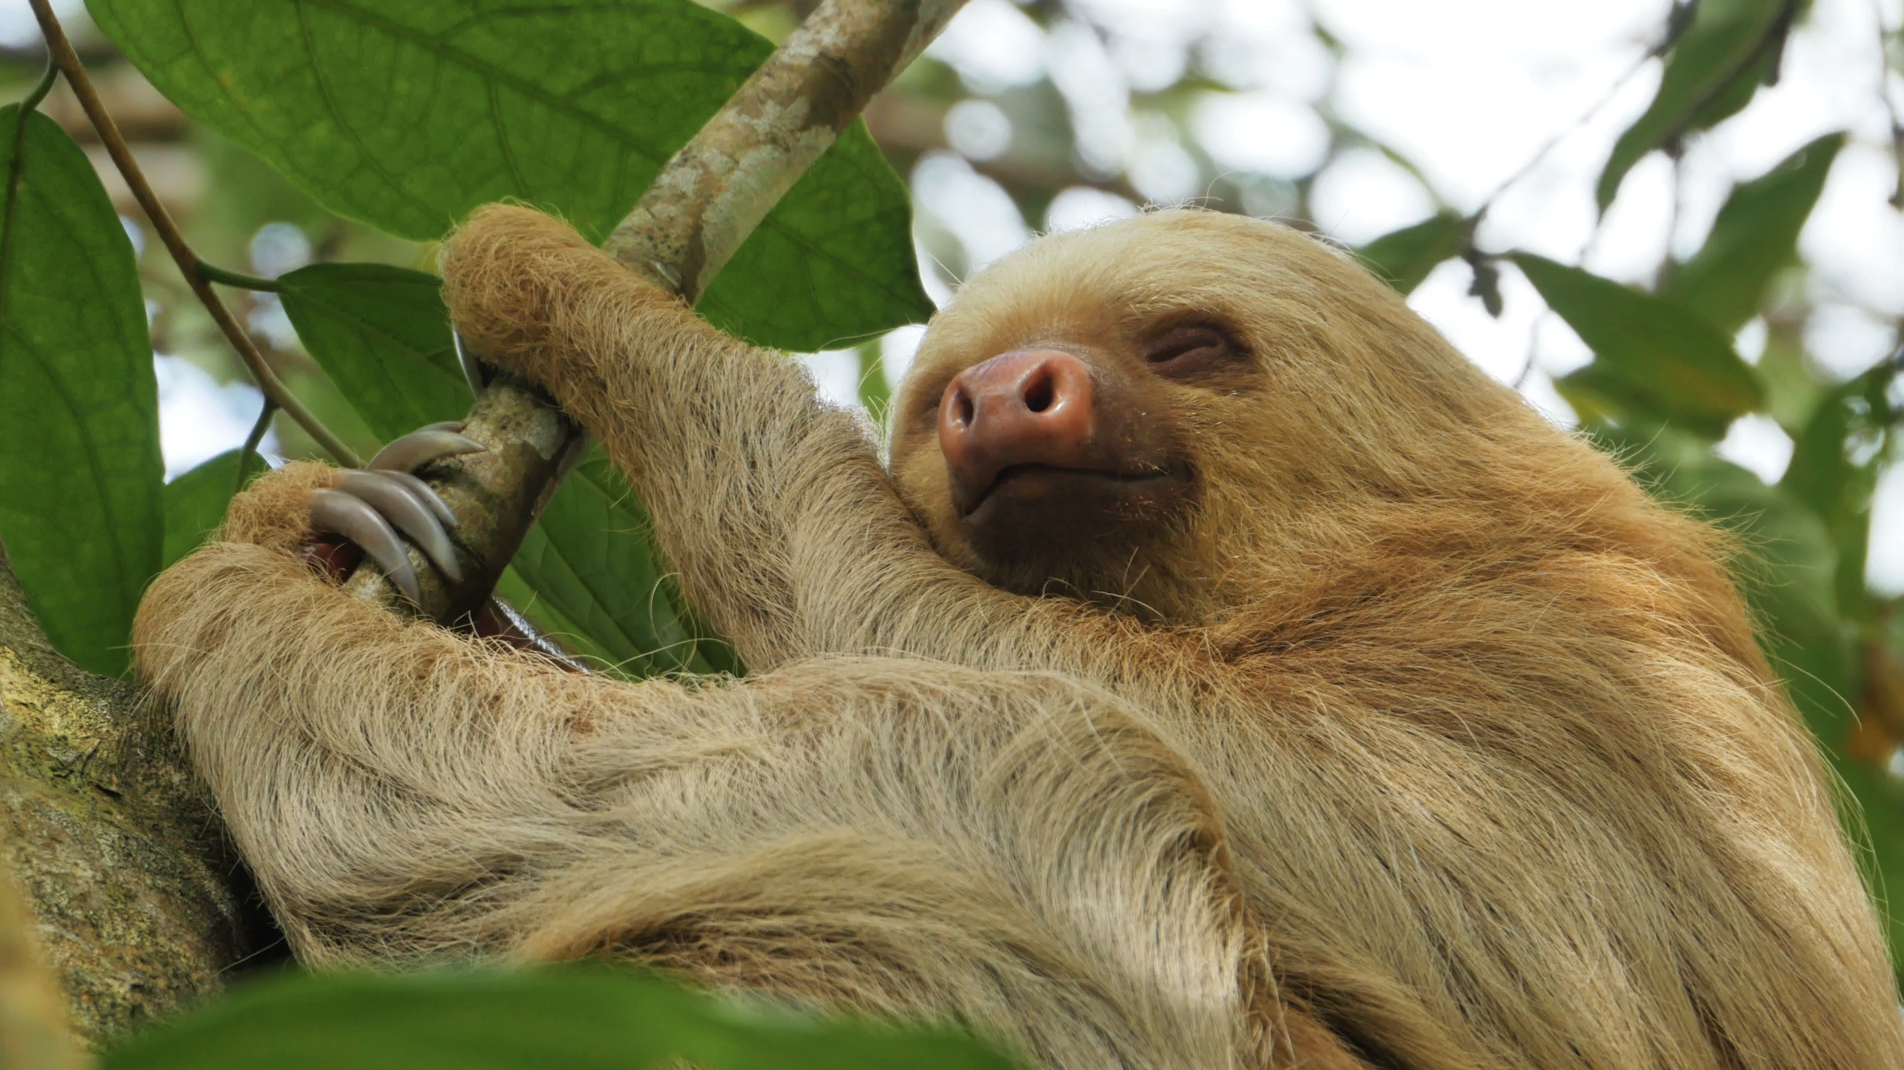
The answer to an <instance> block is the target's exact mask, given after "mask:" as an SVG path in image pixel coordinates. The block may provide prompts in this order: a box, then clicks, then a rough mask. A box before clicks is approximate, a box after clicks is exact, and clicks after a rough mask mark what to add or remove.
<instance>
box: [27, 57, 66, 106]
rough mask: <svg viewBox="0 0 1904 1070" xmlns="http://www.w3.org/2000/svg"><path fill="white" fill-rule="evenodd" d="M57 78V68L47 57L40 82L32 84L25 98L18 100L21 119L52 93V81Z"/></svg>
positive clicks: (50, 58)
mask: <svg viewBox="0 0 1904 1070" xmlns="http://www.w3.org/2000/svg"><path fill="white" fill-rule="evenodd" d="M57 77H59V68H58V67H55V66H53V59H52V57H51V56H48V57H47V60H46V69H45V70H43V71H41V72H40V80H39V81H37V82H34V83H33V88H32V89H29V90H27V91H26V96H24V97H21V98H20V115H21V116H22V118H24V117H25V115H26V113H27V112H30V111H32V110H33V109H34V108H37V107H39V106H40V101H42V100H45V99H46V95H47V94H48V93H51V92H52V91H53V79H55V78H57Z"/></svg>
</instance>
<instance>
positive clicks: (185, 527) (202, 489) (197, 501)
mask: <svg viewBox="0 0 1904 1070" xmlns="http://www.w3.org/2000/svg"><path fill="white" fill-rule="evenodd" d="M240 458H243V464H244V466H245V478H246V479H250V478H251V477H253V476H256V475H258V474H259V473H261V472H264V471H267V470H268V469H270V467H271V465H270V464H268V463H266V461H265V459H264V458H263V457H260V456H258V455H257V454H255V453H247V452H246V451H244V450H227V451H225V452H224V453H221V454H219V455H218V456H216V457H213V458H212V459H211V460H209V461H206V462H205V463H204V464H201V465H199V466H198V467H197V468H194V469H192V470H191V471H189V472H187V473H185V474H184V475H182V476H180V477H178V478H177V479H174V480H173V481H172V482H170V483H167V484H166V485H165V494H164V501H165V564H164V566H163V567H165V568H171V567H172V566H173V564H175V563H176V562H177V561H178V560H179V559H180V558H182V557H184V556H185V555H186V554H189V553H191V552H192V551H193V550H196V549H198V544H199V543H201V542H204V541H205V536H207V535H209V534H211V532H212V531H213V530H214V529H215V528H217V527H218V525H220V524H222V523H224V522H225V507H226V506H228V505H230V504H231V496H232V494H233V493H235V492H236V491H237V489H238V465H239V463H240Z"/></svg>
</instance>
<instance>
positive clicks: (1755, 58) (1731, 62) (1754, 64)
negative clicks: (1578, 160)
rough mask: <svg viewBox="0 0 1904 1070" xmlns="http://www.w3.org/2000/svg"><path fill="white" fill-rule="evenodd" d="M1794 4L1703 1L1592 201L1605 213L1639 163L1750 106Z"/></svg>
mask: <svg viewBox="0 0 1904 1070" xmlns="http://www.w3.org/2000/svg"><path fill="white" fill-rule="evenodd" d="M1790 2H1791V0H1703V2H1701V3H1700V4H1699V7H1698V13H1697V15H1696V16H1695V17H1694V19H1693V23H1692V25H1691V26H1690V27H1688V28H1687V30H1686V32H1685V34H1684V35H1683V36H1681V37H1680V38H1679V40H1678V41H1677V42H1675V43H1674V45H1673V48H1672V51H1671V52H1669V53H1668V54H1667V56H1666V71H1665V74H1664V75H1663V76H1662V77H1661V78H1660V83H1659V91H1658V92H1657V93H1655V94H1654V96H1653V103H1652V104H1651V105H1650V106H1648V107H1647V109H1646V112H1645V113H1644V114H1643V115H1641V116H1640V117H1639V119H1637V120H1636V121H1635V122H1634V123H1633V125H1632V126H1631V127H1628V128H1627V130H1626V132H1625V133H1623V134H1621V135H1620V139H1619V140H1618V141H1617V142H1615V143H1614V145H1613V152H1612V154H1611V155H1610V156H1609V157H1608V158H1607V163H1606V167H1605V168H1604V169H1602V170H1601V172H1600V181H1599V184H1598V185H1597V186H1596V187H1595V189H1594V196H1595V198H1596V199H1597V200H1598V201H1599V204H1600V210H1601V211H1603V212H1604V211H1606V208H1607V205H1609V204H1612V203H1613V197H1614V195H1615V194H1617V193H1619V191H1620V183H1621V182H1622V181H1623V180H1625V178H1626V173H1627V172H1628V171H1631V170H1632V169H1633V165H1634V164H1636V163H1638V162H1639V161H1640V158H1641V157H1643V156H1645V155H1646V154H1647V153H1649V152H1651V151H1653V150H1654V149H1656V148H1660V147H1661V146H1663V145H1666V144H1667V143H1669V142H1671V141H1673V140H1674V139H1676V138H1679V137H1681V136H1683V135H1685V134H1686V133H1688V132H1690V131H1693V130H1703V129H1706V128H1707V127H1710V126H1712V125H1713V124H1714V123H1717V122H1719V121H1721V120H1723V119H1725V118H1727V117H1729V116H1731V115H1733V114H1735V113H1737V112H1738V111H1739V109H1741V108H1743V107H1745V105H1746V104H1747V103H1748V102H1750V101H1751V99H1752V94H1753V92H1754V91H1755V90H1756V89H1757V87H1758V83H1759V81H1760V80H1761V79H1762V78H1763V77H1764V74H1765V69H1766V65H1767V64H1768V63H1770V62H1772V61H1775V60H1776V58H1777V56H1776V50H1777V49H1779V48H1780V47H1782V46H1783V43H1784V35H1783V33H1782V32H1781V31H1782V29H1783V27H1784V26H1785V25H1787V24H1788V20H1789V17H1790V13H1789V11H1787V7H1788V5H1789V4H1790Z"/></svg>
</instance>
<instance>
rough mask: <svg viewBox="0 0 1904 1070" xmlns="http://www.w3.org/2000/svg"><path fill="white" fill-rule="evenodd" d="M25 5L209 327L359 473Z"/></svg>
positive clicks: (56, 36)
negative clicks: (222, 295)
mask: <svg viewBox="0 0 1904 1070" xmlns="http://www.w3.org/2000/svg"><path fill="white" fill-rule="evenodd" d="M28 2H29V3H31V4H32V5H33V15H34V17H35V18H37V19H38V20H39V22H40V32H41V33H43V34H45V36H46V47H47V51H48V52H49V53H50V54H51V55H52V58H53V63H54V64H55V65H56V66H57V67H58V68H59V70H60V73H61V74H63V75H65V76H66V84H67V85H70V86H72V88H73V95H74V96H75V97H78V98H79V106H80V107H81V108H82V109H84V110H85V112H86V118H88V119H89V120H91V121H92V124H93V129H94V130H97V131H98V132H99V141H100V143H101V144H103V145H104V146H105V147H106V152H107V154H108V155H110V156H111V157H112V162H113V164H114V165H115V166H116V167H118V169H119V174H120V175H121V176H122V177H124V178H125V180H126V186H127V187H128V188H130V189H131V190H132V196H133V198H134V199H135V200H137V201H138V202H139V207H140V208H142V209H144V210H145V214H146V218H147V219H149V220H151V222H152V228H153V229H154V230H155V231H157V232H158V235H159V240H161V241H163V242H164V243H165V248H166V250H167V251H168V252H170V253H171V254H172V262H173V263H175V264H177V265H178V269H179V273H180V274H182V275H184V276H185V281H186V283H187V284H188V285H190V286H191V288H192V293H193V294H195V295H197V297H198V299H199V301H200V303H202V304H203V305H204V306H205V310H206V311H207V312H210V313H211V316H212V321H213V322H215V323H217V324H218V329H219V330H221V331H223V332H224V334H225V337H226V338H227V339H228V340H230V342H231V345H232V348H233V349H236V350H237V351H238V356H239V357H240V358H242V359H243V360H244V362H245V367H246V368H248V369H249V370H250V371H251V377H252V379H253V380H255V381H256V382H257V384H258V389H259V390H260V391H262V392H263V393H264V396H265V397H266V398H267V399H268V400H269V401H271V403H273V404H275V405H276V406H277V407H278V408H280V409H282V410H284V412H285V413H287V414H289V415H290V417H291V419H293V420H295V421H297V425H298V426H299V427H302V428H303V429H304V431H305V433H306V434H308V435H310V436H311V438H312V439H313V440H315V441H316V442H317V444H318V445H320V446H322V447H324V451H325V452H326V453H329V454H330V455H331V456H332V457H334V458H336V459H337V463H339V464H342V465H345V466H348V467H351V468H358V467H361V466H362V465H363V460H362V459H361V458H359V457H358V456H357V453H356V451H355V450H352V449H351V448H350V447H349V446H347V445H345V444H344V442H343V440H342V439H340V438H338V437H337V436H336V434H334V433H333V432H332V431H331V429H330V428H328V427H325V426H324V424H323V421H321V420H319V419H318V418H317V416H316V414H314V413H312V412H311V410H309V409H307V408H305V407H304V403H303V402H301V401H299V400H298V398H297V395H296V394H294V393H292V392H291V388H290V387H288V386H286V385H285V383H284V380H282V379H279V378H278V373H277V372H275V371H272V370H271V366H270V365H269V364H267V363H265V359H264V354H262V353H260V352H259V351H258V346H257V344H256V343H254V342H253V341H252V340H251V336H250V335H249V334H246V333H245V330H244V328H243V327H241V326H239V324H238V321H237V320H236V319H235V318H233V316H232V314H231V310H230V309H229V308H226V307H225V303H224V302H223V301H221V300H219V297H218V294H217V293H215V292H213V290H212V287H211V282H210V280H209V279H208V277H207V275H206V272H205V267H206V265H205V264H204V262H203V261H201V260H199V258H198V254H197V253H195V252H193V251H192V247H191V246H189V245H187V244H186V243H185V236H184V235H183V234H181V233H179V229H178V225H177V224H176V223H174V222H173V221H172V215H171V213H170V212H167V211H166V210H165V205H164V204H162V203H161V202H160V201H159V198H158V195H157V194H156V193H153V192H152V186H151V184H150V183H149V182H147V181H146V178H145V173H144V172H143V171H141V170H140V169H139V164H138V161H137V160H134V159H133V157H132V149H131V147H130V146H128V145H127V144H126V140H125V138H124V137H122V136H121V135H120V133H119V127H118V126H117V124H115V123H114V122H113V121H112V115H111V114H110V113H108V112H107V111H106V107H105V105H104V104H103V103H101V102H100V99H99V92H98V90H96V89H94V88H93V83H92V79H90V78H88V77H87V76H86V68H85V67H84V66H83V65H82V64H81V63H80V61H79V55H78V54H77V53H75V52H74V51H73V45H72V42H70V41H68V40H67V39H66V31H65V30H63V29H62V28H61V27H60V24H59V19H58V18H56V17H55V16H54V15H53V8H52V5H51V4H50V3H49V2H48V0H28Z"/></svg>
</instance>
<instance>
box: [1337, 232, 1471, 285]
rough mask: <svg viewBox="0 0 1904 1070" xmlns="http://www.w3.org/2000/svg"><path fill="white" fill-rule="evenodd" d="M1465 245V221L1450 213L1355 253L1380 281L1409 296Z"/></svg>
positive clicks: (1363, 247)
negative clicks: (1437, 267)
mask: <svg viewBox="0 0 1904 1070" xmlns="http://www.w3.org/2000/svg"><path fill="white" fill-rule="evenodd" d="M1467 242H1468V224H1467V220H1465V219H1463V218H1461V217H1460V216H1458V215H1456V214H1454V213H1453V212H1441V213H1439V214H1437V215H1434V216H1430V217H1429V218H1427V219H1424V220H1422V221H1421V222H1419V223H1416V224H1415V225H1413V226H1409V227H1403V228H1402V229H1401V230H1397V231H1393V232H1391V233H1388V234H1384V235H1382V236H1381V237H1379V238H1376V239H1375V240H1374V241H1371V242H1369V243H1368V244H1367V245H1364V246H1362V247H1361V248H1360V249H1357V250H1356V251H1355V253H1356V255H1357V256H1359V257H1361V258H1362V260H1363V261H1364V262H1366V263H1367V264H1368V266H1369V269H1370V270H1372V271H1374V272H1375V274H1376V275H1377V276H1378V277H1380V278H1381V279H1382V281H1384V282H1386V283H1388V284H1389V285H1391V286H1393V287H1395V289H1397V290H1399V291H1401V292H1402V293H1412V292H1414V289H1415V287H1417V286H1420V285H1421V280H1423V279H1425V278H1427V277H1428V273H1429V272H1430V271H1433V270H1434V269H1435V265H1437V264H1439V263H1441V262H1442V261H1443V260H1446V259H1448V258H1450V257H1455V256H1460V255H1461V250H1462V248H1463V247H1464V246H1466V245H1467Z"/></svg>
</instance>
